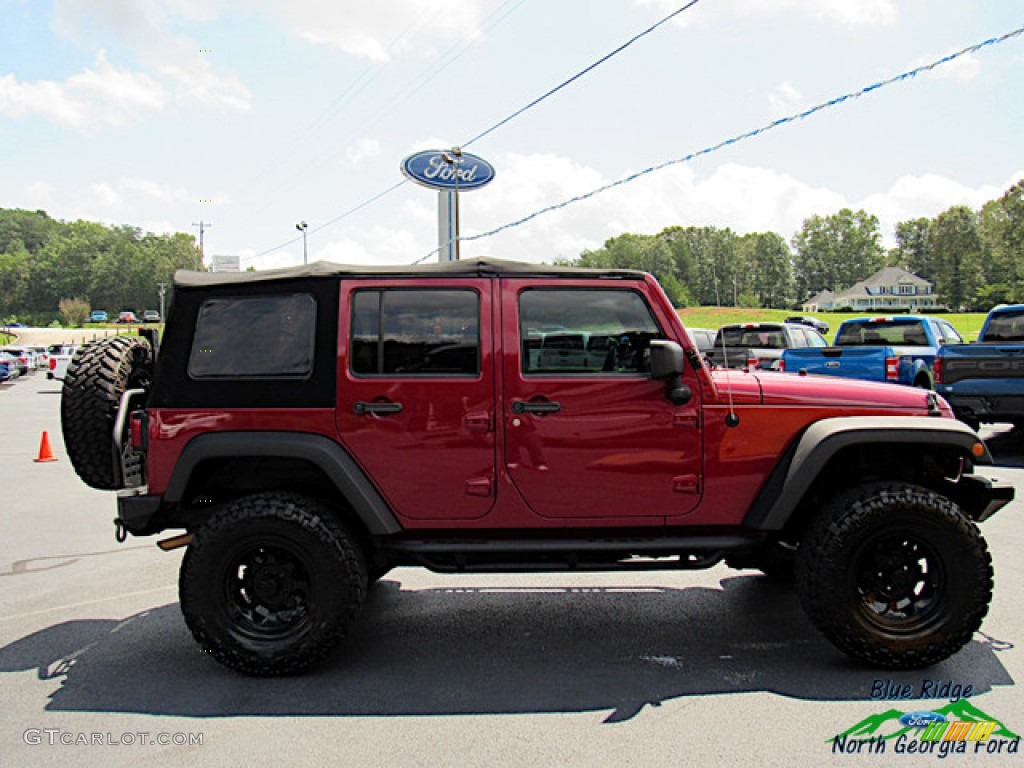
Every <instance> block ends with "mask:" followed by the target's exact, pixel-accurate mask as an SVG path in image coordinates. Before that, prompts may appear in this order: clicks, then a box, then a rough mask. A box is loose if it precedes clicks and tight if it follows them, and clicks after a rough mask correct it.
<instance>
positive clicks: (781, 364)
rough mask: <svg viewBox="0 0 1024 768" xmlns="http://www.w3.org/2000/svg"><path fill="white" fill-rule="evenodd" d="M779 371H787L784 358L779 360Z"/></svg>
mask: <svg viewBox="0 0 1024 768" xmlns="http://www.w3.org/2000/svg"><path fill="white" fill-rule="evenodd" d="M779 370H780V371H784V370H786V359H785V358H783V357H780V358H779Z"/></svg>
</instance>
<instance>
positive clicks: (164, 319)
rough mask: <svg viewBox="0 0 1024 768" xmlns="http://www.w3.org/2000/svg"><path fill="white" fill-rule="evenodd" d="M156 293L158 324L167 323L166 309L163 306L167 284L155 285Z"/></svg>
mask: <svg viewBox="0 0 1024 768" xmlns="http://www.w3.org/2000/svg"><path fill="white" fill-rule="evenodd" d="M156 287H157V292H158V293H159V294H160V322H162V323H166V322H167V307H166V306H165V304H164V296H166V295H167V283H157V284H156Z"/></svg>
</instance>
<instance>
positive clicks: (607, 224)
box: [463, 155, 844, 261]
mask: <svg viewBox="0 0 1024 768" xmlns="http://www.w3.org/2000/svg"><path fill="white" fill-rule="evenodd" d="M498 167H499V168H500V169H501V171H500V172H499V175H498V177H497V178H496V180H495V182H494V183H493V184H492V185H491V187H487V188H485V189H483V190H481V191H479V192H474V193H472V196H469V195H467V197H466V198H465V201H464V203H463V222H464V223H463V227H464V230H463V235H470V234H473V233H475V232H481V231H486V230H488V229H492V228H495V227H497V226H500V225H503V224H505V223H508V222H509V221H514V220H516V219H517V218H519V217H521V216H523V215H526V214H529V213H532V212H533V211H535V210H538V209H540V208H543V207H545V206H548V205H552V204H556V203H559V202H562V201H564V200H567V199H569V198H571V197H574V196H578V195H581V194H586V193H588V192H590V191H591V190H593V189H596V188H598V187H600V186H603V185H605V184H608V183H609V181H610V180H608V179H604V178H602V177H601V176H600V174H598V173H597V172H596V171H595V170H593V169H590V168H586V167H583V166H580V165H578V164H576V163H572V162H571V161H568V160H566V159H564V158H557V157H551V156H518V155H508V156H506V157H504V158H501V159H500V162H499V164H498ZM499 181H501V182H503V183H501V184H499ZM492 188H493V189H492ZM843 204H844V199H843V197H842V196H841V195H839V194H837V193H835V192H832V191H831V190H828V189H824V188H817V187H811V186H810V185H808V184H805V183H803V182H801V181H799V180H797V179H795V178H793V177H791V176H788V175H786V174H781V173H778V172H776V171H772V170H768V169H764V168H751V167H746V166H739V165H735V164H726V165H723V166H720V167H719V168H718V169H716V170H715V171H714V172H713V173H712V174H711V175H710V176H708V177H706V178H699V177H698V176H697V174H696V173H695V172H694V170H693V169H692V168H690V167H686V166H674V167H671V168H667V169H665V170H662V171H659V172H657V173H654V174H650V175H647V176H644V177H641V178H639V179H637V180H636V181H634V182H631V183H628V184H624V185H622V186H619V187H616V188H613V189H610V190H608V191H606V192H603V193H601V194H599V195H597V196H595V197H593V198H590V199H587V200H584V201H581V202H579V203H575V204H572V205H570V206H568V207H566V208H563V209H561V210H556V211H552V212H550V213H545V214H543V215H541V216H539V217H537V218H536V219H533V220H532V221H530V222H528V223H526V224H524V225H522V226H521V227H517V228H515V229H512V230H506V231H505V232H502V233H500V234H498V235H495V236H493V237H489V238H485V239H482V240H480V241H473V242H470V243H466V244H465V245H464V250H467V251H472V252H475V253H490V254H493V255H496V256H504V257H506V258H516V259H519V260H525V261H540V260H551V259H554V258H560V257H574V256H577V255H578V254H579V252H580V251H581V250H583V249H585V248H597V247H600V246H601V245H602V244H603V242H604V241H605V240H606V239H608V238H609V237H614V236H615V235H618V234H621V233H623V232H635V233H648V234H650V233H654V232H659V231H661V230H662V229H664V228H665V227H668V226H673V225H681V226H716V227H730V228H732V229H733V230H735V231H737V232H738V233H741V234H742V233H747V232H763V231H776V232H779V233H780V234H782V235H783V236H785V237H788V236H789V235H790V234H792V232H794V231H795V230H796V229H797V228H798V227H799V226H800V224H801V223H802V222H803V219H804V218H806V217H807V216H810V215H811V214H813V213H820V212H822V211H827V212H831V211H832V210H834V209H836V208H839V207H842V205H843Z"/></svg>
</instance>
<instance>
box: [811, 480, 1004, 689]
mask: <svg viewBox="0 0 1024 768" xmlns="http://www.w3.org/2000/svg"><path fill="white" fill-rule="evenodd" d="M796 576H797V588H798V591H799V594H800V599H801V602H802V603H803V606H804V610H805V611H806V612H807V614H808V616H809V617H810V619H811V621H812V622H814V624H815V626H817V628H818V629H819V630H820V631H821V632H822V633H823V634H824V635H825V636H826V637H827V638H828V639H829V640H830V641H831V642H832V643H833V644H835V645H836V646H837V647H838V648H839V649H840V650H842V651H845V652H846V653H847V654H849V655H850V656H852V657H854V658H856V659H859V660H860V661H864V662H867V663H869V664H871V665H874V666H878V667H884V668H890V669H916V668H920V667H925V666H928V665H930V664H935V663H937V662H939V661H942V660H943V659H946V658H948V657H949V656H951V655H953V654H954V653H956V652H957V651H958V650H960V649H961V648H962V647H963V646H964V645H966V644H967V643H968V642H969V641H970V639H971V636H972V635H973V634H974V632H975V631H977V629H978V628H979V627H980V626H981V622H982V619H983V618H984V617H985V614H986V613H987V612H988V605H989V601H990V600H991V597H992V562H991V558H990V557H989V554H988V549H987V547H986V545H985V541H984V539H983V538H982V537H981V534H980V533H979V532H978V529H977V527H976V526H975V525H974V524H973V523H972V522H971V521H970V520H968V519H967V518H966V517H964V515H963V514H962V513H961V512H960V510H959V508H958V507H957V506H956V504H954V503H953V502H952V501H950V500H949V499H947V498H945V497H943V496H941V495H939V494H937V493H935V492H933V491H930V490H927V489H925V488H921V487H918V486H914V485H910V484H902V483H869V484H865V485H861V486H858V487H856V488H853V489H851V490H850V491H848V492H846V493H843V494H840V495H839V496H838V497H837V498H836V499H834V500H833V501H832V502H831V503H830V504H829V505H828V506H827V508H826V509H824V510H823V514H822V517H821V519H819V520H818V521H817V522H816V523H814V524H813V525H812V526H811V527H810V529H809V530H808V532H807V535H806V537H805V539H804V541H803V543H802V544H801V547H800V550H799V555H798V558H797V570H796Z"/></svg>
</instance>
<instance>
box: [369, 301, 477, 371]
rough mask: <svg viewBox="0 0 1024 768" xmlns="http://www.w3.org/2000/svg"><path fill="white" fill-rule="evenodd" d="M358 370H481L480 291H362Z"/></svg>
mask: <svg viewBox="0 0 1024 768" xmlns="http://www.w3.org/2000/svg"><path fill="white" fill-rule="evenodd" d="M351 367H352V373H355V374H358V375H363V376H395V375H398V376H402V375H410V376H414V375H434V376H438V375H447V376H453V375H454V376H476V375H478V374H479V373H480V297H479V296H478V295H477V294H476V292H475V291H470V290H463V289H451V290H449V289H393V290H367V291H356V292H355V294H354V295H353V297H352V354H351Z"/></svg>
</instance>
